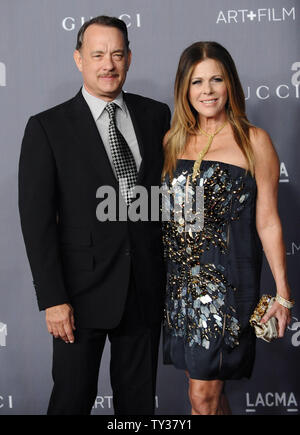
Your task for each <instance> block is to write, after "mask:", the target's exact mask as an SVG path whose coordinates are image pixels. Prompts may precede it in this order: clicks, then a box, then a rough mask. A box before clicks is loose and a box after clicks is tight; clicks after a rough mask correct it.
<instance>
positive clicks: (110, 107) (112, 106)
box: [105, 103, 117, 119]
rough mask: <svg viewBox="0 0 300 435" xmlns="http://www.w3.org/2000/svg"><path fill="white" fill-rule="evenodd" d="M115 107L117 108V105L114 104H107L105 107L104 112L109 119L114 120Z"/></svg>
mask: <svg viewBox="0 0 300 435" xmlns="http://www.w3.org/2000/svg"><path fill="white" fill-rule="evenodd" d="M116 107H117V105H116V104H115V103H108V104H107V105H106V106H105V110H106V111H107V112H108V115H109V119H114V118H115V113H116Z"/></svg>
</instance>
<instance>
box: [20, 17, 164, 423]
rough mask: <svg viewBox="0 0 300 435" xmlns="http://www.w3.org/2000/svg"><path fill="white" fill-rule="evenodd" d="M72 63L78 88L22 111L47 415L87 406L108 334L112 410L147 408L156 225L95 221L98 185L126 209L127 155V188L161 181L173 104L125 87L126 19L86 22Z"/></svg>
mask: <svg viewBox="0 0 300 435" xmlns="http://www.w3.org/2000/svg"><path fill="white" fill-rule="evenodd" d="M74 60H75V62H76V65H77V67H78V69H79V71H80V72H81V73H82V76H83V87H82V89H81V90H80V91H79V93H78V94H77V95H76V96H75V97H74V98H72V99H71V100H69V101H67V102H65V103H63V104H60V105H58V106H56V107H53V108H51V109H49V110H47V111H45V112H42V113H40V114H37V115H35V116H32V117H31V118H30V119H29V121H28V124H27V126H26V130H25V134H24V138H23V143H22V149H21V156H20V165H19V208H20V216H21V224H22V231H23V235H24V240H25V245H26V250H27V254H28V258H29V262H30V266H31V270H32V274H33V279H34V286H35V289H36V293H37V299H38V304H39V308H40V310H45V311H46V323H47V327H48V331H49V332H50V334H52V335H53V372H52V373H53V380H54V387H53V391H52V394H51V398H50V403H49V407H48V414H50V415H51V414H73V415H74V414H89V413H90V411H91V408H92V406H93V403H94V400H95V397H96V395H97V383H98V372H99V366H100V361H101V356H102V351H103V348H104V344H105V340H106V337H107V336H108V338H109V340H110V343H111V363H110V375H111V384H112V389H113V403H114V410H115V413H116V414H153V413H154V397H155V382H156V370H157V355H158V344H159V335H160V322H161V317H162V307H163V296H164V265H163V256H162V242H161V227H160V223H159V221H151V220H149V219H148V220H143V221H142V220H138V221H135V222H133V221H130V220H129V219H127V220H125V219H121V220H120V219H119V220H118V218H117V219H116V220H106V221H100V220H101V219H100V220H99V216H98V214H96V209H97V207H98V206H99V199H98V198H97V196H98V195H97V191H98V189H99V187H101V186H109V187H110V188H111V190H112V191H114V192H116V198H117V204H119V205H120V208H122V207H123V211H124V207H125V210H126V211H127V209H128V207H130V203H132V200H133V199H134V197H130V196H129V198H131V199H128V198H127V197H126V196H124V195H123V193H122V192H121V193H120V192H119V181H120V177H121V176H120V173H119V172H118V170H120V169H118V168H120V159H121V164H122V156H123V160H124V159H125V160H126V159H127V157H126V158H124V152H126V153H127V154H126V156H128V159H129V160H130V161H131V163H130V164H131V169H128V163H126V165H127V166H126V167H125V169H124V168H123V169H122V170H123V171H127V172H128V170H130V171H132V172H134V171H136V181H135V184H136V185H139V186H143V188H144V189H146V191H147V192H148V193H149V198H150V191H151V186H158V185H159V184H160V177H161V170H162V164H163V151H162V141H163V137H164V134H165V133H166V131H167V130H168V128H169V122H170V110H169V108H168V106H167V105H165V104H163V103H160V102H157V101H154V100H151V99H149V98H145V97H141V96H138V95H134V94H129V93H123V92H122V87H123V84H124V82H125V78H126V74H127V71H128V68H129V66H130V61H131V51H130V49H129V42H128V36H127V28H126V25H125V23H124V22H123V21H120V20H119V19H117V18H113V17H106V16H101V17H96V18H94V19H92V20H90V21H89V22H87V23H85V24H84V25H83V26H82V27H81V29H80V30H79V33H78V37H77V47H76V50H75V52H74ZM111 102H114V103H115V104H114V105H112V106H111V105H110V106H111V107H113V112H114V115H112V114H111V113H110V112H109V110H108V107H106V105H107V104H109V103H111ZM112 118H114V119H112ZM111 129H113V130H111ZM116 137H117V139H116ZM114 138H115V141H116V142H117V145H115V146H117V147H119V148H118V149H117V150H113V148H112V142H113V140H114ZM120 138H121V139H120ZM122 147H123V148H122ZM124 147H125V148H124ZM116 153H117V156H116V155H115V154H116ZM118 153H119V154H118ZM122 153H123V154H122ZM116 159H117V161H116ZM126 177H127V176H126ZM126 177H125V178H126ZM121 178H122V177H121ZM122 201H123V202H122ZM128 201H129V202H128ZM118 212H119V207H117V216H118ZM149 214H150V213H149Z"/></svg>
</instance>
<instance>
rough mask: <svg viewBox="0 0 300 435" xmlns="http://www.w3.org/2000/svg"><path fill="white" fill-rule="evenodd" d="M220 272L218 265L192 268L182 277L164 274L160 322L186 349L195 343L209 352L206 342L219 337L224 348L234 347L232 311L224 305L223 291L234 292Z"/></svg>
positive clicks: (235, 325) (235, 324) (235, 328)
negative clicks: (165, 277)
mask: <svg viewBox="0 0 300 435" xmlns="http://www.w3.org/2000/svg"><path fill="white" fill-rule="evenodd" d="M223 271H224V268H223V267H222V266H221V265H218V266H215V265H214V264H205V265H202V266H200V265H198V266H195V267H193V268H192V269H191V271H190V273H189V274H188V276H187V277H186V278H185V277H184V276H178V275H176V274H172V273H169V274H168V283H167V288H168V294H167V303H166V306H165V322H164V323H165V326H166V327H167V328H168V329H169V330H170V332H171V333H172V334H173V335H175V336H179V337H183V338H184V339H185V341H187V342H188V343H189V345H190V346H193V345H194V344H198V345H201V346H203V347H204V348H206V349H209V346H210V341H211V340H212V339H213V338H217V337H218V336H219V335H222V336H223V337H224V340H225V343H226V344H227V345H228V346H230V347H234V346H236V345H238V334H239V329H240V326H239V322H238V319H237V318H236V317H235V316H236V312H235V309H234V308H233V307H232V306H227V305H226V304H225V298H226V296H227V292H229V291H234V289H233V288H232V287H231V286H230V285H229V284H228V282H227V281H226V279H225V277H224V274H223ZM182 275H183V274H182Z"/></svg>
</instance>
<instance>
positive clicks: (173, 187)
mask: <svg viewBox="0 0 300 435" xmlns="http://www.w3.org/2000/svg"><path fill="white" fill-rule="evenodd" d="M198 187H202V190H201V189H200V190H199V189H198V190H197V188H198ZM199 194H200V196H201V195H202V199H203V201H202V202H201V198H200V200H199ZM197 195H198V196H197ZM249 197H250V193H249V192H247V190H246V188H245V185H244V178H243V177H242V176H239V177H238V178H234V179H233V178H232V177H231V176H230V173H229V171H228V170H227V169H224V168H222V167H221V166H220V165H219V163H217V162H216V163H212V164H210V165H209V166H208V167H207V169H206V170H205V171H203V172H202V173H201V174H199V175H198V176H197V177H196V178H195V180H194V181H193V179H192V177H191V174H190V173H189V172H188V171H187V170H185V171H182V172H181V174H180V175H179V176H178V177H174V178H173V180H172V182H171V183H170V181H169V179H168V177H166V180H165V182H164V193H163V207H165V210H167V211H168V212H169V219H166V220H165V222H163V237H164V248H165V258H166V261H167V264H168V275H167V280H168V281H167V295H166V306H165V317H164V324H165V327H166V328H167V330H168V331H169V333H170V334H171V335H174V336H177V337H182V338H184V341H185V342H187V343H188V344H189V346H194V345H199V346H202V347H203V348H205V349H209V348H210V345H211V341H212V340H215V339H218V338H219V337H220V336H221V337H223V338H224V342H225V344H226V345H227V346H229V347H235V346H237V345H238V344H239V332H240V324H239V321H238V316H237V313H236V309H235V308H234V306H233V305H234V302H233V301H234V297H233V293H234V291H235V289H234V288H233V286H232V285H231V284H230V283H229V282H228V281H227V279H226V270H225V268H224V266H222V265H221V264H214V263H203V259H202V256H203V253H205V252H207V251H209V250H212V249H213V248H217V249H218V251H219V252H220V254H226V252H227V250H228V246H229V228H230V223H231V222H232V220H236V219H238V218H239V215H240V213H241V211H242V210H243V208H244V207H245V205H246V204H247V201H248V199H249ZM196 199H197V200H196ZM201 218H204V219H202V220H201Z"/></svg>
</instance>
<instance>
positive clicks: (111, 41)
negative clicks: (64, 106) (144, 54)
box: [74, 24, 131, 101]
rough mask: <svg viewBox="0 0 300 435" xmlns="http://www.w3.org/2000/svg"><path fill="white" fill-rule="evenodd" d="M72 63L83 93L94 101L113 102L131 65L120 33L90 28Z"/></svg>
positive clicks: (115, 29) (98, 26)
mask: <svg viewBox="0 0 300 435" xmlns="http://www.w3.org/2000/svg"><path fill="white" fill-rule="evenodd" d="M74 60H75V63H76V65H77V68H78V69H79V71H80V72H81V73H82V76H83V82H84V85H85V88H86V90H87V91H88V92H89V93H90V94H92V95H94V96H95V97H98V98H101V99H103V100H105V101H112V100H113V99H115V98H116V97H117V96H118V94H119V93H120V92H121V90H122V87H123V84H124V82H125V79H126V74H127V71H128V68H129V65H130V62H131V51H129V52H127V50H126V47H125V43H124V38H123V34H122V32H121V31H120V30H119V29H117V28H116V27H108V26H102V25H99V24H92V25H90V26H89V27H88V28H87V29H86V31H85V33H84V36H83V43H82V47H81V49H80V51H78V50H75V52H74Z"/></svg>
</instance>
